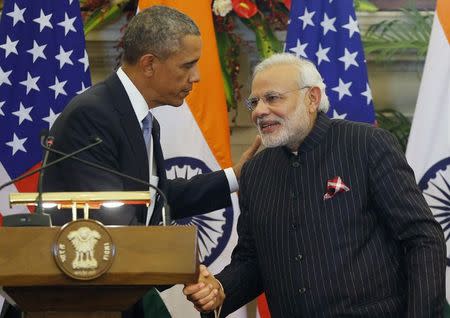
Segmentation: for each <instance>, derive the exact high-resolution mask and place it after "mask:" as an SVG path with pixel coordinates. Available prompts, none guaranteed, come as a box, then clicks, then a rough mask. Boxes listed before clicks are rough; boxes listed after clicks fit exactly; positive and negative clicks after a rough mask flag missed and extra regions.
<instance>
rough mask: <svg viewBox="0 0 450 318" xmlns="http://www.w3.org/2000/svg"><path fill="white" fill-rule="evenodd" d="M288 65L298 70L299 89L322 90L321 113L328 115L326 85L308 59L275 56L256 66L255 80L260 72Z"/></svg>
mask: <svg viewBox="0 0 450 318" xmlns="http://www.w3.org/2000/svg"><path fill="white" fill-rule="evenodd" d="M286 64H287V65H292V66H295V67H296V68H297V69H298V87H299V88H301V87H304V86H317V87H319V88H320V92H321V95H322V96H321V97H322V98H321V100H320V105H319V111H321V112H324V113H326V112H327V111H328V108H329V107H330V102H329V101H328V96H327V93H326V92H325V83H324V82H323V79H322V76H320V73H319V71H318V70H317V68H316V66H315V65H314V63H312V62H311V61H309V60H307V59H304V58H301V57H296V56H295V55H293V54H290V53H277V54H274V55H272V56H270V57H269V58H267V59H265V60H264V61H262V62H261V63H259V64H258V65H256V67H255V70H254V71H253V78H255V76H256V74H258V73H259V72H261V71H263V70H265V69H268V68H270V67H272V66H275V65H286Z"/></svg>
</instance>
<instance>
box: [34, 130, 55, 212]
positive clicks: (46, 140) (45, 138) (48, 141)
mask: <svg viewBox="0 0 450 318" xmlns="http://www.w3.org/2000/svg"><path fill="white" fill-rule="evenodd" d="M48 133H49V131H48V129H42V130H41V134H40V141H41V146H42V145H44V144H45V143H46V144H47V146H49V147H50V146H52V145H53V137H49V136H48ZM49 153H50V152H49V151H48V150H45V151H44V158H43V159H42V166H45V165H46V164H47V161H48V155H49ZM45 170H46V169H43V170H41V172H40V173H39V180H38V197H37V200H36V201H37V208H36V213H37V214H43V213H44V209H43V207H42V203H43V202H42V192H43V190H42V183H43V180H44V174H45Z"/></svg>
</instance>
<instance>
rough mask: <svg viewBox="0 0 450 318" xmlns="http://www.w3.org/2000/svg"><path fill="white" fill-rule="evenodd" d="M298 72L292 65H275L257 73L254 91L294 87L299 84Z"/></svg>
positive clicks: (263, 91)
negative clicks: (294, 70)
mask: <svg viewBox="0 0 450 318" xmlns="http://www.w3.org/2000/svg"><path fill="white" fill-rule="evenodd" d="M295 75H296V73H295V72H293V71H292V67H286V65H274V66H271V67H270V68H268V69H265V70H263V71H261V72H259V73H257V74H256V76H255V77H254V78H253V82H252V93H253V92H256V93H259V94H265V93H267V92H273V91H274V92H280V91H281V90H286V89H294V88H295V87H296V85H297V78H296V76H295Z"/></svg>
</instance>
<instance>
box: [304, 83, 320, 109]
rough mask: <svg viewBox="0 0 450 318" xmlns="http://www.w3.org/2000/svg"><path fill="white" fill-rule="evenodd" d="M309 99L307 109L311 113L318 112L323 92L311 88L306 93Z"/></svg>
mask: <svg viewBox="0 0 450 318" xmlns="http://www.w3.org/2000/svg"><path fill="white" fill-rule="evenodd" d="M306 97H307V104H306V105H307V109H308V111H309V112H310V113H314V112H317V109H318V108H319V105H320V100H321V98H322V92H321V91H320V88H319V87H317V86H313V87H311V88H310V89H309V90H308V92H307V93H306Z"/></svg>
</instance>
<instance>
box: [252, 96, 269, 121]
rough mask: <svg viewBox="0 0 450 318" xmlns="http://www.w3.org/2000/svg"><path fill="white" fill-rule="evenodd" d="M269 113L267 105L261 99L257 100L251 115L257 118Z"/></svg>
mask: <svg viewBox="0 0 450 318" xmlns="http://www.w3.org/2000/svg"><path fill="white" fill-rule="evenodd" d="M269 112H270V110H269V107H268V105H267V103H266V102H265V101H264V99H263V98H260V99H258V102H257V103H256V107H255V109H254V110H253V113H254V114H255V115H256V116H257V117H259V116H262V115H266V114H268V113H269Z"/></svg>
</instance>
